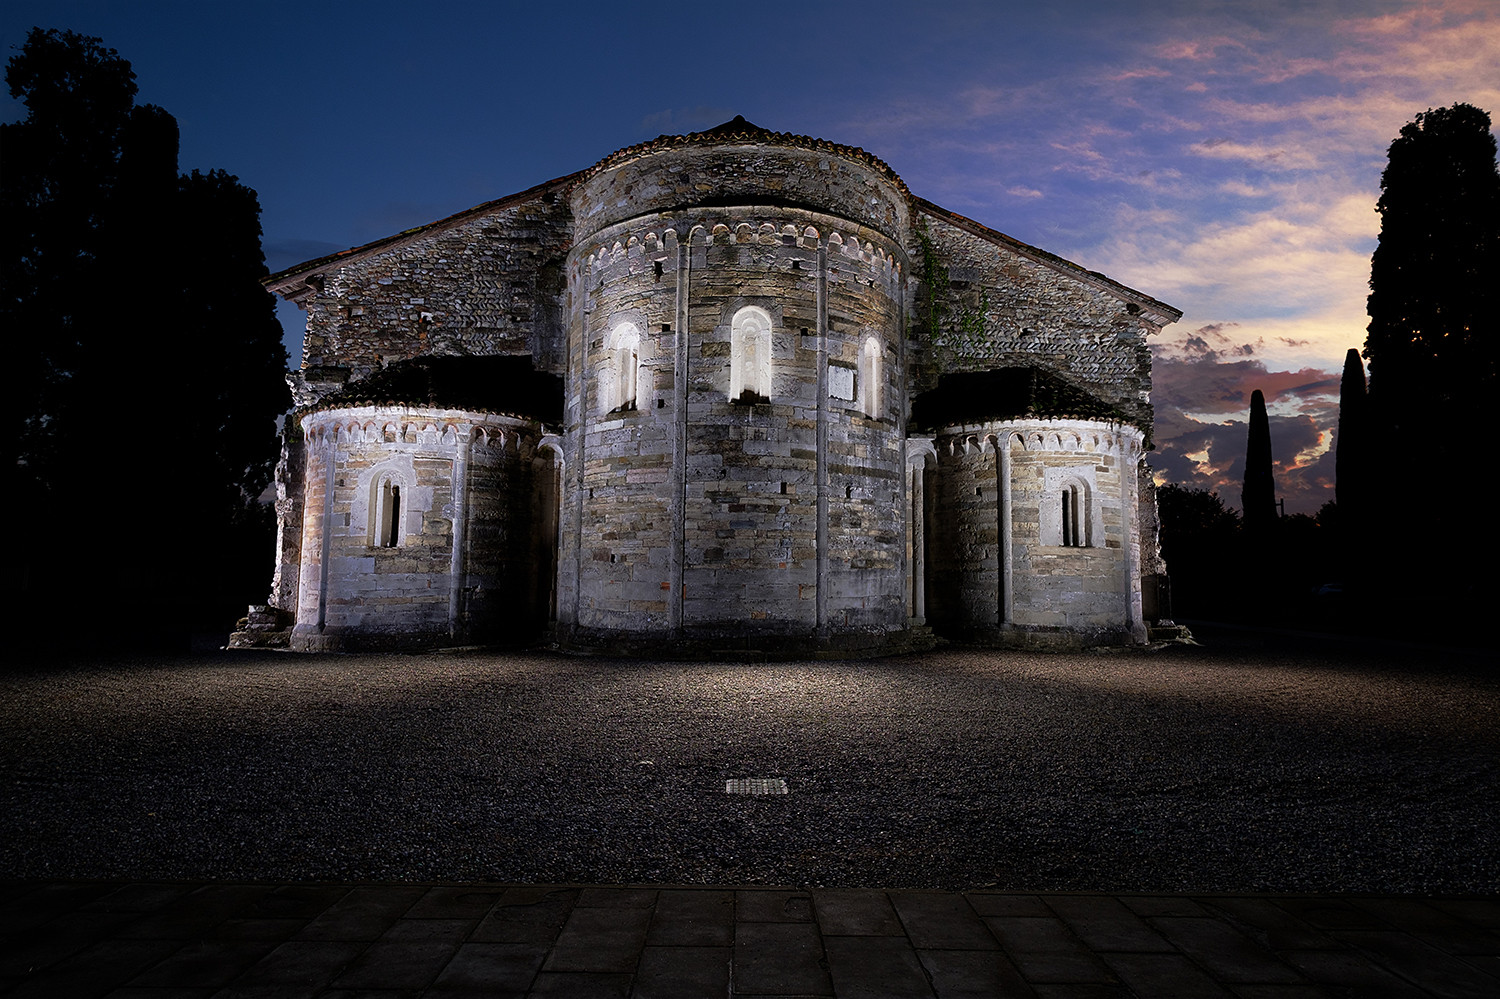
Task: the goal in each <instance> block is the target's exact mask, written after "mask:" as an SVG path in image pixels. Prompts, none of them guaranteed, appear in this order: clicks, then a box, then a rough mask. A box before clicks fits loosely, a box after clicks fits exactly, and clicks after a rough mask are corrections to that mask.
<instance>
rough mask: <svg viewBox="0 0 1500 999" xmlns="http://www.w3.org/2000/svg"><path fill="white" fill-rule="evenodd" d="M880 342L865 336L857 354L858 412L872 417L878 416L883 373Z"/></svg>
mask: <svg viewBox="0 0 1500 999" xmlns="http://www.w3.org/2000/svg"><path fill="white" fill-rule="evenodd" d="M880 361H881V357H880V344H879V343H878V342H877V341H876V339H875V338H874V337H867V338H865V344H864V347H863V348H862V349H861V350H860V355H859V395H860V400H859V402H860V405H859V408H860V412H862V413H864V414H865V415H866V416H868V417H871V418H872V419H875V418H878V417H879V416H880V408H881V402H882V400H881V398H880V389H881V386H882V385H883V384H884V379H885V375H884V372H882V371H881V363H880Z"/></svg>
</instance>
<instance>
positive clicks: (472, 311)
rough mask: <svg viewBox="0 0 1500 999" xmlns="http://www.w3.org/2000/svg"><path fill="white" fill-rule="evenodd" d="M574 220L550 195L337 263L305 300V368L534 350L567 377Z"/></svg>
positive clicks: (371, 366)
mask: <svg viewBox="0 0 1500 999" xmlns="http://www.w3.org/2000/svg"><path fill="white" fill-rule="evenodd" d="M569 223H570V218H569V213H568V208H567V201H566V199H565V198H562V197H559V196H557V195H556V193H555V192H543V193H540V194H538V195H537V196H536V197H534V198H532V199H530V200H527V201H524V202H520V203H515V204H508V205H505V206H504V207H499V208H497V209H495V210H494V211H493V212H491V213H488V214H485V215H482V216H479V217H476V218H471V219H469V220H467V221H465V222H462V223H461V224H458V225H456V226H453V227H450V228H440V229H435V230H434V231H432V232H430V233H426V234H420V235H418V236H415V237H413V238H412V239H411V240H410V241H408V242H404V243H400V244H398V245H396V246H393V247H391V248H389V249H387V250H384V251H383V252H380V253H378V254H376V255H373V256H369V257H364V258H360V259H356V260H354V261H352V262H350V263H348V264H345V265H342V266H339V265H336V264H330V266H329V267H328V268H326V269H325V270H323V271H320V272H319V273H320V275H321V279H320V280H321V287H320V288H318V289H317V291H316V293H315V294H314V295H313V296H312V297H311V298H310V299H308V300H306V308H307V313H308V315H307V333H306V339H305V341H304V346H303V357H302V366H303V368H304V370H306V369H317V368H323V367H331V368H347V369H348V371H349V377H350V378H351V379H358V378H362V377H364V376H366V375H368V374H369V373H370V372H372V371H375V370H377V369H378V368H379V367H380V366H381V365H383V364H387V363H390V362H392V361H398V360H404V359H407V358H412V357H419V356H423V355H432V354H476V355H482V354H530V355H532V356H533V357H534V358H535V359H536V363H537V365H538V366H539V367H541V368H543V369H545V370H548V371H551V372H553V373H554V374H561V373H562V363H563V362H562V356H561V349H562V342H563V337H564V329H563V314H562V308H563V290H564V275H563V257H564V255H565V253H566V247H567V243H568V239H569V236H570V230H569ZM309 401H312V400H310V399H304V400H299V402H303V403H306V402H309Z"/></svg>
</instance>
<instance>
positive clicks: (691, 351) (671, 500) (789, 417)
mask: <svg viewBox="0 0 1500 999" xmlns="http://www.w3.org/2000/svg"><path fill="white" fill-rule="evenodd" d="M663 223H666V224H665V225H663ZM839 224H840V223H839V220H836V219H831V218H828V217H827V216H822V215H819V214H817V213H814V212H808V211H801V210H796V209H781V210H776V209H765V208H761V209H744V210H740V211H737V212H735V213H732V214H731V213H722V212H708V211H705V212H699V213H694V214H693V215H691V216H688V217H681V216H678V217H675V218H658V219H656V220H654V221H653V223H652V225H653V228H652V229H650V230H644V231H643V229H642V227H639V226H635V225H632V224H630V223H624V224H621V225H618V226H612V227H609V228H608V229H606V230H605V231H604V232H602V233H600V234H598V235H596V236H595V237H594V238H591V239H588V240H580V244H579V250H578V253H579V254H581V255H582V259H581V260H580V261H579V265H578V267H579V273H578V278H577V287H578V288H579V289H580V290H579V291H578V292H577V293H575V299H576V300H577V301H578V302H579V314H578V316H577V317H576V319H575V322H576V323H577V326H578V329H579V334H578V336H577V338H576V342H575V344H574V348H573V349H574V356H576V357H577V358H579V361H578V367H579V370H581V371H582V372H583V377H581V378H576V379H574V380H573V381H572V382H570V391H569V401H568V408H569V421H568V422H569V425H570V434H574V435H576V438H577V440H578V441H579V443H580V444H581V455H582V457H581V461H582V466H581V469H582V471H581V477H580V479H579V488H578V491H577V502H578V504H579V508H578V509H577V510H576V511H575V512H574V513H573V515H572V521H571V522H572V523H573V524H574V525H575V528H574V531H573V532H572V533H573V534H574V535H575V537H570V536H569V533H570V532H569V531H568V530H567V529H566V527H565V530H564V553H563V561H564V563H567V562H568V561H569V559H570V558H571V559H574V560H575V564H576V565H577V566H578V569H577V576H576V580H575V582H574V585H575V586H576V599H577V607H578V611H577V613H578V618H577V622H576V624H577V626H578V627H579V628H581V629H583V630H584V631H608V630H618V631H637V632H640V631H658V630H666V629H672V628H681V629H682V630H683V632H684V633H686V634H704V635H711V634H717V633H722V632H725V631H728V630H733V631H739V632H745V631H750V632H754V631H757V630H759V631H764V632H768V633H774V634H782V635H786V634H804V635H805V634H811V633H812V632H813V631H814V630H815V629H817V628H818V627H819V623H820V619H819V613H820V607H819V581H820V579H821V580H822V581H823V584H824V593H823V594H822V607H821V613H822V615H823V619H822V623H823V624H824V625H825V626H826V627H827V628H830V629H833V630H852V629H861V628H877V629H883V630H892V629H894V630H900V629H904V628H905V625H906V618H905V601H904V594H903V592H902V586H901V580H902V572H903V568H904V567H903V564H902V558H901V553H902V549H903V544H904V536H903V533H902V522H901V516H902V513H903V510H904V507H903V505H902V504H903V500H902V495H901V492H902V489H901V487H902V479H901V468H902V464H901V462H902V447H901V439H900V436H899V434H898V432H897V427H898V421H899V417H900V412H901V405H902V401H903V399H902V393H901V384H902V378H901V364H900V361H901V357H902V351H901V345H900V343H899V331H900V329H901V314H902V304H901V287H902V282H901V268H900V265H899V264H898V263H897V261H896V259H895V257H894V252H896V247H895V246H894V244H892V243H891V242H890V241H889V240H887V239H886V238H885V237H883V236H882V235H880V234H879V233H876V232H873V231H871V230H866V229H862V228H860V229H855V228H854V227H849V226H847V225H845V226H844V230H845V231H844V232H843V233H840V232H838V231H837V230H836V229H833V228H832V227H834V226H837V225H839ZM679 232H682V233H683V234H684V235H682V236H679V235H678V234H679ZM877 241H878V244H877ZM679 243H685V244H686V245H684V246H682V247H679ZM679 250H681V252H679ZM820 267H821V268H822V270H820ZM820 281H821V282H822V285H823V289H824V290H823V292H822V293H823V294H824V295H826V307H825V312H826V321H827V324H828V327H829V329H830V332H829V334H828V336H827V338H826V341H824V342H822V343H820V338H819V337H818V336H817V330H818V327H819V322H820V316H819V295H820V291H819V286H820ZM684 293H685V295H686V304H687V307H686V315H687V321H688V329H689V335H688V339H687V342H686V344H684V345H682V349H683V352H684V353H685V355H686V356H685V358H683V360H684V361H685V367H684V369H683V371H682V372H681V373H679V371H678V361H679V354H678V351H679V343H678V339H677V334H676V328H677V326H678V325H679V324H680V322H681V318H680V316H679V314H678V310H679V302H680V299H679V295H681V294H684ZM745 306H756V307H758V308H762V309H764V310H765V311H766V312H767V313H768V314H769V315H770V316H771V317H772V325H773V329H772V331H771V337H770V344H771V347H770V353H771V369H772V383H771V385H772V387H771V392H770V398H769V400H768V401H766V402H761V403H756V404H742V403H739V402H731V401H730V400H729V398H728V396H729V389H730V385H729V382H730V353H731V351H730V348H731V338H732V333H731V324H732V321H733V318H734V315H735V314H736V312H738V311H739V310H740V309H742V308H744V307H745ZM621 322H630V323H632V324H633V325H634V326H636V328H638V329H640V330H642V331H643V333H644V334H645V337H644V339H643V342H642V346H641V353H640V361H641V365H642V375H641V378H640V388H639V399H638V405H637V408H636V409H635V410H634V411H624V412H606V411H605V405H606V404H604V403H601V401H600V396H601V394H602V393H603V392H604V391H606V390H604V389H601V388H600V387H599V385H598V384H597V383H596V382H597V376H598V373H599V372H601V371H602V370H604V369H605V368H606V367H607V366H608V365H609V364H610V363H611V355H610V350H609V347H608V343H609V335H610V331H611V330H612V329H614V328H615V326H616V325H617V324H619V323H621ZM870 337H874V338H875V339H876V340H877V342H878V344H879V356H880V360H879V364H878V367H879V380H880V383H881V391H880V393H879V398H880V400H881V405H880V412H879V413H878V414H876V415H874V416H866V415H865V414H864V413H863V412H861V411H859V409H858V406H859V401H858V400H857V399H837V398H829V399H828V402H827V405H826V406H825V407H824V409H823V427H824V430H823V434H824V441H823V444H822V454H823V465H824V468H825V469H826V474H827V477H828V478H827V483H826V485H825V491H826V497H825V498H826V503H827V517H826V523H825V525H824V526H823V528H822V530H823V537H824V545H823V546H822V548H821V549H820V547H819V545H818V540H819V502H818V493H819V454H820V442H819V440H820V431H819V426H820V422H819V393H820V384H821V385H822V387H823V391H824V392H825V393H826V392H827V391H828V387H827V385H826V384H823V383H820V380H819V371H820V352H819V351H820V347H822V349H824V350H825V351H826V353H827V357H826V358H825V360H826V361H827V362H830V363H832V364H833V365H834V366H836V367H841V368H842V369H843V370H844V372H845V373H846V379H847V384H848V385H854V384H856V382H857V378H858V377H859V376H858V375H856V374H855V373H856V372H858V371H859V365H860V362H861V354H860V352H861V350H862V349H863V344H864V343H865V340H866V339H867V338H870ZM679 452H680V455H681V457H680V463H679V458H678V454H679ZM576 457H577V455H576V453H575V458H576ZM564 520H565V523H567V522H568V521H569V518H568V517H566V516H565V518H564ZM820 551H821V554H822V556H823V559H822V562H821V563H820V559H819V557H820ZM820 564H821V568H822V571H821V573H820ZM674 603H675V604H676V606H674ZM563 616H564V617H565V616H566V615H563Z"/></svg>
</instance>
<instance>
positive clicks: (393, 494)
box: [385, 482, 401, 548]
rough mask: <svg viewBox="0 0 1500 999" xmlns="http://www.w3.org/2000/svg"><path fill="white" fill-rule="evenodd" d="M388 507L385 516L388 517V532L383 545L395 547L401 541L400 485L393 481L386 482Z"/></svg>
mask: <svg viewBox="0 0 1500 999" xmlns="http://www.w3.org/2000/svg"><path fill="white" fill-rule="evenodd" d="M386 485H387V486H388V487H389V495H390V499H389V503H390V508H389V510H388V511H387V513H386V516H387V517H388V518H389V519H390V527H391V530H390V534H388V535H387V536H386V539H385V546H386V547H387V548H395V547H396V546H397V545H398V544H400V542H401V487H400V486H398V485H396V484H395V483H393V482H388V483H386Z"/></svg>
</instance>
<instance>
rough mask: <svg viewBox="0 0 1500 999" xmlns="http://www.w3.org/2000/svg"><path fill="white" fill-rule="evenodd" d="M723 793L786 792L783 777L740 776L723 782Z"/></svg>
mask: <svg viewBox="0 0 1500 999" xmlns="http://www.w3.org/2000/svg"><path fill="white" fill-rule="evenodd" d="M724 793H725V794H786V778H785V777H741V778H739V779H738V780H726V781H725V782H724Z"/></svg>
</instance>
